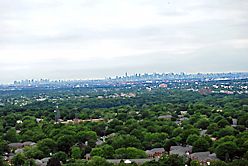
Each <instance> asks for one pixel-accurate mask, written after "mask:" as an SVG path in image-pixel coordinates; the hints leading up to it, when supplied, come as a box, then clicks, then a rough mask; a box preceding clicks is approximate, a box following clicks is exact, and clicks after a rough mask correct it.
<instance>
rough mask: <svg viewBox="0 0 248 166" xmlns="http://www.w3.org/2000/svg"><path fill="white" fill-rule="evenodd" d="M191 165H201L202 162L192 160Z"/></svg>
mask: <svg viewBox="0 0 248 166" xmlns="http://www.w3.org/2000/svg"><path fill="white" fill-rule="evenodd" d="M190 166H200V162H199V161H197V160H192V161H191V162H190Z"/></svg>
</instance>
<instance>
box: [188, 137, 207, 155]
mask: <svg viewBox="0 0 248 166" xmlns="http://www.w3.org/2000/svg"><path fill="white" fill-rule="evenodd" d="M208 148H209V142H208V141H207V140H206V139H205V138H203V137H200V138H198V139H197V140H196V141H195V142H194V143H193V149H192V150H193V152H205V151H207V150H208Z"/></svg>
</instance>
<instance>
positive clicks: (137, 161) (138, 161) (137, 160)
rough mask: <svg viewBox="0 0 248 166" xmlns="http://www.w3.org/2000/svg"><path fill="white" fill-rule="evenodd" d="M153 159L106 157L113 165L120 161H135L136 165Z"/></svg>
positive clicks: (128, 162) (127, 162)
mask: <svg viewBox="0 0 248 166" xmlns="http://www.w3.org/2000/svg"><path fill="white" fill-rule="evenodd" d="M152 160H153V159H108V160H107V162H109V163H113V164H115V165H118V164H120V163H121V162H123V163H125V164H130V163H136V164H138V165H142V164H144V163H145V162H149V161H152Z"/></svg>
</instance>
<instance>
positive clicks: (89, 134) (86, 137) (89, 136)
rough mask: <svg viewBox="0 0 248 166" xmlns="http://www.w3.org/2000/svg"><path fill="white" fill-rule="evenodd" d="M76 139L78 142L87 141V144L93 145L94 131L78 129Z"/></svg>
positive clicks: (94, 139)
mask: <svg viewBox="0 0 248 166" xmlns="http://www.w3.org/2000/svg"><path fill="white" fill-rule="evenodd" d="M77 139H78V141H79V142H82V143H85V142H86V141H87V142H88V146H90V147H94V146H95V143H96V141H97V135H96V132H94V131H80V132H79V133H78V134H77Z"/></svg>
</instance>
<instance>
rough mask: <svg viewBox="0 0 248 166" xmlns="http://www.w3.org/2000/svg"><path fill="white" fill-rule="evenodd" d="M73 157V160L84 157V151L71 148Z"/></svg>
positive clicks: (74, 147)
mask: <svg viewBox="0 0 248 166" xmlns="http://www.w3.org/2000/svg"><path fill="white" fill-rule="evenodd" d="M71 157H72V158H73V159H80V158H81V157H82V150H81V149H80V147H78V146H73V147H72V148H71Z"/></svg>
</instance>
